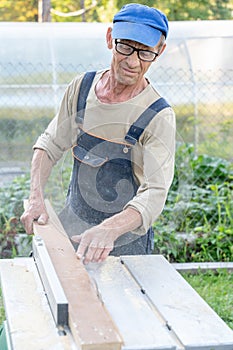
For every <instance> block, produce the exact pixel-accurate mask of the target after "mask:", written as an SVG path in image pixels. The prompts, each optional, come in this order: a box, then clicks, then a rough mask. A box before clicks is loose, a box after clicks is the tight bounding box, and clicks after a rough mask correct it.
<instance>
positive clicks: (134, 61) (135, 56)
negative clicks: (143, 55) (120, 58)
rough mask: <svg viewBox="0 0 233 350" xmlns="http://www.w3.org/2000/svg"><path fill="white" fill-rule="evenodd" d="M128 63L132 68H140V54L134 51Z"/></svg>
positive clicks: (128, 58)
mask: <svg viewBox="0 0 233 350" xmlns="http://www.w3.org/2000/svg"><path fill="white" fill-rule="evenodd" d="M127 62H128V64H129V66H131V67H136V66H138V65H139V63H140V59H139V58H138V53H137V52H136V51H134V52H133V53H132V55H130V56H128V57H127Z"/></svg>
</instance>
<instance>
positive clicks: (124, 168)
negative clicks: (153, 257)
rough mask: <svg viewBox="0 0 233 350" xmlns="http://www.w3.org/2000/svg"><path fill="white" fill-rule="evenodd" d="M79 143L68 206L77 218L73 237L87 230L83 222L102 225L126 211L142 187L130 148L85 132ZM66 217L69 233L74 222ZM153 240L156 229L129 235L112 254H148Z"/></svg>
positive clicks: (122, 237) (76, 147) (118, 244)
mask: <svg viewBox="0 0 233 350" xmlns="http://www.w3.org/2000/svg"><path fill="white" fill-rule="evenodd" d="M77 142H78V144H77V146H75V147H74V148H73V156H74V165H73V172H72V178H71V182H70V186H69V191H68V196H67V205H68V206H70V209H71V211H72V212H73V213H74V214H75V216H76V217H77V225H76V226H75V224H74V226H73V228H72V232H71V234H80V233H82V231H81V232H79V229H81V230H82V229H83V226H85V224H84V225H83V223H87V224H88V225H90V226H93V225H98V224H99V223H101V222H102V221H103V220H104V219H106V218H108V217H110V216H112V215H114V214H116V213H118V212H120V211H122V209H123V207H124V206H125V205H126V204H127V203H128V202H129V201H130V200H131V199H132V198H133V197H134V196H135V194H136V192H137V188H138V185H137V184H136V182H135V180H134V177H133V171H132V163H131V148H130V147H126V146H125V145H124V144H120V143H115V142H110V141H107V140H104V139H102V138H98V137H96V136H93V135H90V134H88V133H85V132H83V131H82V132H81V133H80V135H79V137H78V140H77ZM64 216H65V215H64V213H63V220H62V222H63V225H64V227H65V229H66V231H69V225H70V220H69V221H68V222H67V223H66V224H65V222H64V221H66V220H64ZM73 218H74V215H73ZM74 220H75V219H74ZM74 228H75V232H74ZM68 234H69V233H68ZM152 241H153V233H152V229H150V230H149V231H148V233H147V234H146V235H144V236H138V235H136V234H133V233H131V232H128V233H126V234H124V235H123V236H121V237H120V238H119V239H118V240H117V241H116V242H115V247H114V250H113V251H112V253H111V254H112V255H125V254H127V255H132V254H148V253H151V252H152V249H151V248H152Z"/></svg>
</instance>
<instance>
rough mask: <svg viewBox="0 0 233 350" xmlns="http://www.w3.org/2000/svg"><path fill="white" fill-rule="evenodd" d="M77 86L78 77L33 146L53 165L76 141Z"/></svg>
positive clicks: (68, 88)
mask: <svg viewBox="0 0 233 350" xmlns="http://www.w3.org/2000/svg"><path fill="white" fill-rule="evenodd" d="M79 84H80V79H79V78H78V77H77V78H75V79H74V80H73V81H72V82H71V83H70V84H69V86H68V87H67V89H66V91H65V93H64V96H63V99H62V101H61V104H60V108H59V111H58V113H57V115H56V116H55V117H54V118H53V119H52V121H51V122H50V124H49V125H48V127H47V128H46V130H45V131H44V133H43V134H41V135H40V136H39V138H38V139H37V141H36V143H35V145H34V146H33V149H36V148H40V149H43V150H45V151H46V152H47V154H48V156H49V158H50V159H51V161H52V162H53V164H55V163H56V162H57V161H58V160H59V159H60V158H61V157H62V155H63V153H64V152H65V151H66V150H68V149H69V148H70V147H72V146H73V144H74V143H75V140H76V135H77V129H78V125H77V123H76V122H75V115H76V104H77V98H78V90H79Z"/></svg>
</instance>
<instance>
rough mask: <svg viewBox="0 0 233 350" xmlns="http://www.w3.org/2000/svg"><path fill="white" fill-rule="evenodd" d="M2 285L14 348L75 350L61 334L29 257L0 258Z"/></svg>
mask: <svg viewBox="0 0 233 350" xmlns="http://www.w3.org/2000/svg"><path fill="white" fill-rule="evenodd" d="M0 275H1V288H2V293H3V296H4V307H5V314H6V318H7V324H8V330H9V333H10V339H11V342H12V349H13V350H32V349H33V350H42V349H43V350H73V349H77V348H76V346H75V343H74V341H73V339H72V336H71V334H70V332H69V331H68V330H67V331H66V335H62V336H60V335H59V333H58V330H57V329H56V327H55V326H54V320H53V317H52V314H51V311H50V308H49V305H48V303H47V299H46V296H45V294H44V290H43V287H42V284H41V281H40V278H39V276H38V271H37V269H36V266H35V263H34V260H33V259H32V258H15V259H8V260H5V259H4V260H0Z"/></svg>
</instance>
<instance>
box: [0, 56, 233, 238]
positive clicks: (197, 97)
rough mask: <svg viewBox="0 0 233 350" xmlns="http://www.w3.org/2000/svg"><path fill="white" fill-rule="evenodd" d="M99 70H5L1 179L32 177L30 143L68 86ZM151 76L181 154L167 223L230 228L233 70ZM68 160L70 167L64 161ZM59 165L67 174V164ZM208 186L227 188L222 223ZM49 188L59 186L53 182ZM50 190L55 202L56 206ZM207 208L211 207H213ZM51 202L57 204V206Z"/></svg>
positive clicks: (0, 103)
mask: <svg viewBox="0 0 233 350" xmlns="http://www.w3.org/2000/svg"><path fill="white" fill-rule="evenodd" d="M101 68H103V67H101V66H95V67H93V66H88V67H84V66H83V65H73V64H65V65H62V64H51V65H44V64H35V65H34V64H32V63H27V64H26V63H22V64H20V63H18V64H11V63H10V62H9V63H5V64H0V72H1V83H0V148H1V152H0V171H1V175H2V176H3V175H5V177H8V178H9V177H10V176H11V173H12V174H13V175H15V174H16V173H17V172H18V173H20V172H28V171H29V168H30V161H31V157H32V145H33V144H34V142H35V140H36V139H37V137H38V135H40V133H41V132H43V131H44V129H45V127H46V126H47V124H48V123H49V121H50V120H51V119H52V117H53V116H54V115H55V113H56V111H57V110H58V108H59V102H60V100H61V98H62V95H63V93H64V91H65V88H66V86H67V84H68V83H69V82H70V81H71V79H72V78H73V77H75V75H76V74H77V73H80V72H83V71H84V70H93V69H101ZM149 78H150V80H151V82H152V83H153V84H154V86H155V88H156V89H157V90H158V91H159V93H160V94H161V95H162V96H164V97H165V98H166V99H167V100H168V101H169V103H170V104H171V105H172V106H173V107H174V109H175V112H176V117H177V145H178V146H179V147H178V148H179V152H178V153H177V162H176V178H175V180H174V184H173V190H174V191H173V190H172V191H173V192H172V191H171V195H170V197H169V198H170V199H169V200H172V201H173V209H172V212H173V214H172V217H171V216H169V215H168V220H169V221H170V224H171V223H172V225H173V228H175V230H177V231H179V232H181V231H182V232H187V231H190V228H194V227H197V226H202V225H204V223H205V221H206V220H207V221H208V222H211V221H213V220H214V221H215V222H217V223H218V222H219V223H222V220H228V221H229V222H231V224H233V221H232V220H233V219H232V210H233V198H232V174H231V175H230V173H229V169H230V168H229V167H228V165H229V164H230V163H231V162H232V145H233V143H232V141H233V100H232V96H233V70H229V69H228V70H225V71H224V70H218V71H216V70H215V71H208V72H205V73H203V71H202V72H201V71H200V72H195V73H194V72H193V71H191V70H188V69H174V68H170V69H167V68H166V69H163V68H161V67H159V68H158V69H156V66H155V68H154V70H153V71H152V70H151V71H150V73H149ZM190 149H192V150H191V151H190ZM198 156H199V158H198ZM200 157H201V158H200ZM67 159H68V162H69V157H68V158H67V156H66V161H67ZM198 159H199V160H198ZM200 159H201V160H200ZM66 161H65V162H66ZM195 162H196V163H195ZM226 162H228V163H227V166H226V167H225V165H226ZM59 166H60V167H62V168H64V160H62V166H61V165H59ZM12 169H13V170H12ZM224 169H225V170H224ZM197 174H198V175H197ZM58 178H59V179H58V181H60V184H59V186H60V187H59V189H58V187H57V185H56V186H55V191H54V192H56V196H57V193H58V192H59V190H60V189H62V195H60V196H59V200H60V201H61V202H62V203H64V201H65V193H66V188H64V186H65V185H64V181H63V179H62V177H61V176H60V175H59V176H58ZM230 179H231V180H230ZM229 181H231V184H230V185H229ZM208 183H209V184H212V185H215V184H216V183H218V185H219V184H221V183H222V184H223V183H228V185H227V186H228V187H229V192H228V194H227V196H228V199H229V202H228V204H227V205H228V208H226V205H225V209H224V215H225V216H224V218H225V219H224V218H223V216H222V215H223V212H221V213H220V212H219V211H220V210H222V209H221V207H220V204H219V203H220V202H219V200H220V194H219V195H216V189H215V197H209V201H207V199H206V197H208V196H209V193H208V192H203V193H200V191H199V189H200V188H202V189H203V188H205V191H206V186H207V185H208ZM52 184H53V186H52V187H54V179H53V181H52ZM52 187H51V188H52ZM51 188H50V200H53V196H54V192H53V191H52V190H51ZM197 189H198V190H197ZM194 193H195V194H196V193H198V201H196V202H195V204H194V205H191V204H190V203H192V201H193V196H194ZM212 194H214V192H213V190H212ZM225 194H226V193H225ZM174 196H175V197H174ZM221 196H222V195H221ZM171 197H173V198H172V199H171ZM56 198H57V197H56ZM221 198H223V197H221ZM211 201H215V203H214V204H213V202H211ZM210 202H211V203H212V204H213V205H212V206H211V208H209V209H208V207H209V206H210ZM224 203H225V197H224ZM53 204H55V206H56V205H57V204H58V203H57V200H55V201H54V203H53ZM221 205H222V204H221ZM223 205H224V204H223ZM167 208H168V207H167ZM190 208H191V210H190ZM200 208H201V213H200ZM169 210H170V209H169V208H168V210H167V213H169ZM208 210H209V212H207V211H208ZM165 214H166V210H165ZM226 216H227V219H226ZM184 218H185V219H184ZM187 220H188V222H187Z"/></svg>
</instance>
